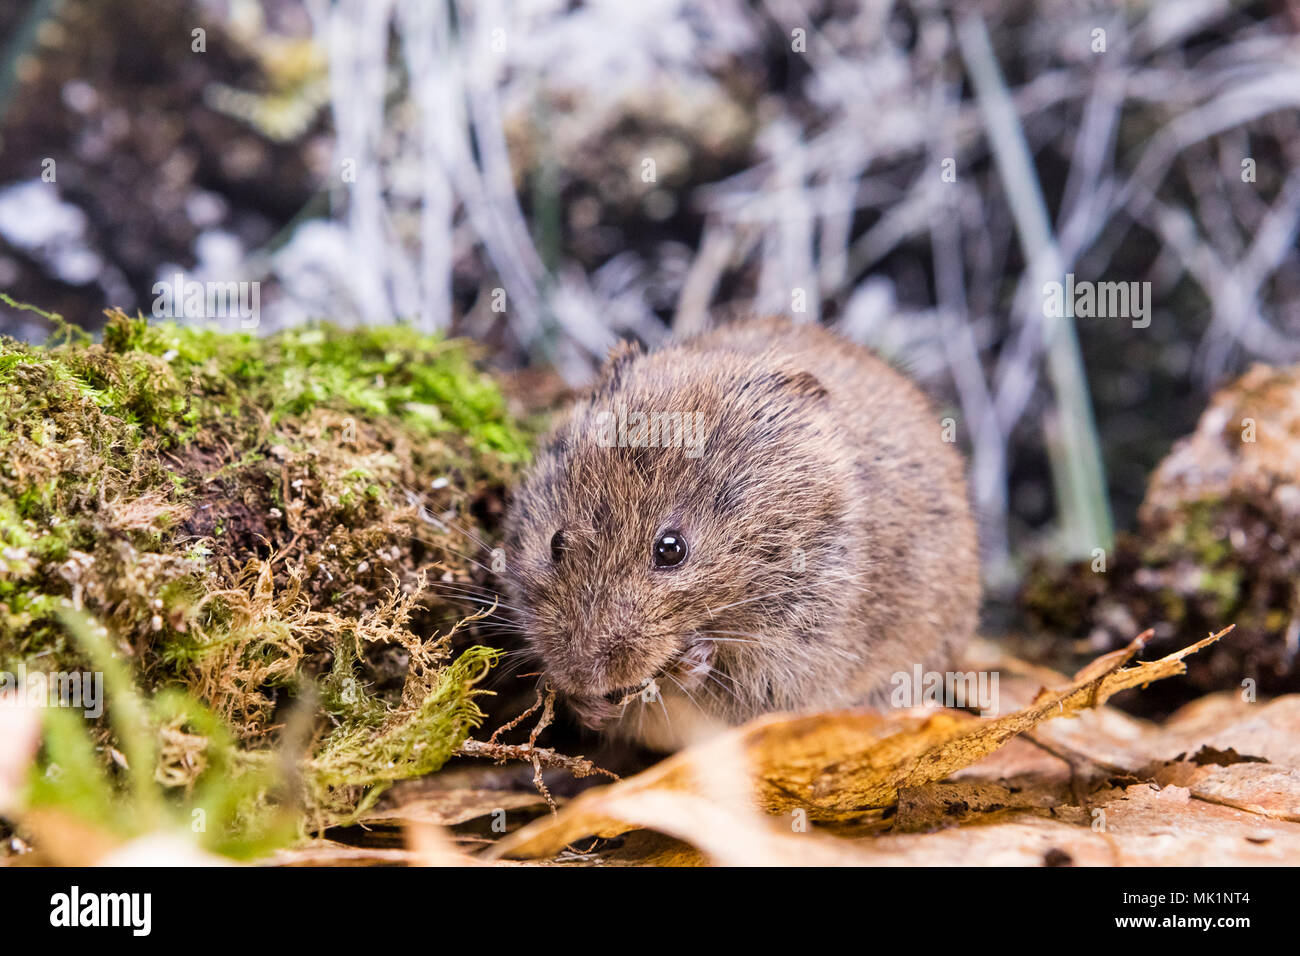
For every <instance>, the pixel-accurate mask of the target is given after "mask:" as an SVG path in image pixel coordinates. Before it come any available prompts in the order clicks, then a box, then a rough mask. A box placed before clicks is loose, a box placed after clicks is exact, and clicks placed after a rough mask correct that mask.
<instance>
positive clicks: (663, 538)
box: [654, 531, 686, 568]
mask: <svg viewBox="0 0 1300 956" xmlns="http://www.w3.org/2000/svg"><path fill="white" fill-rule="evenodd" d="M654 559H655V567H656V568H675V567H677V565H679V564H681V563H682V562H683V561H685V560H686V539H685V538H683V537H682V533H681V532H680V531H665V532H664V533H663V534H661V535H660V536H659V537H658V538H656V539H655V546H654Z"/></svg>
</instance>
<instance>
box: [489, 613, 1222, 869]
mask: <svg viewBox="0 0 1300 956" xmlns="http://www.w3.org/2000/svg"><path fill="white" fill-rule="evenodd" d="M1228 630H1231V628H1229V629H1228ZM1226 633H1227V630H1225V631H1222V632H1220V633H1219V634H1215V635H1211V636H1210V637H1208V638H1206V639H1205V640H1202V641H1198V642H1197V643H1195V644H1193V645H1191V646H1190V647H1187V648H1184V649H1183V650H1181V651H1177V652H1175V653H1173V654H1170V655H1168V656H1167V657H1163V658H1160V659H1159V660H1156V661H1149V662H1145V663H1141V664H1137V665H1135V666H1132V667H1125V666H1124V665H1125V664H1127V663H1129V662H1130V661H1131V660H1132V658H1133V657H1134V656H1135V655H1136V654H1137V652H1138V651H1139V650H1140V649H1141V647H1142V641H1143V638H1138V639H1136V640H1134V641H1133V642H1131V643H1130V644H1129V645H1128V646H1127V647H1125V648H1124V649H1123V650H1122V651H1117V652H1114V653H1111V654H1108V655H1106V656H1105V657H1103V658H1099V659H1098V660H1097V661H1094V662H1093V663H1092V664H1090V665H1089V666H1088V667H1086V668H1084V669H1083V671H1081V672H1080V674H1079V675H1078V676H1077V677H1076V679H1075V680H1074V681H1073V682H1072V683H1071V684H1069V685H1068V686H1066V687H1065V688H1062V689H1059V690H1046V689H1045V690H1043V691H1041V692H1040V693H1039V694H1038V696H1037V697H1036V698H1035V700H1034V702H1033V703H1032V704H1030V705H1029V706H1028V707H1026V708H1024V709H1022V710H1019V711H1016V712H1014V713H1011V714H1007V715H1005V716H1002V717H998V718H993V719H981V718H978V717H973V716H971V715H968V714H965V713H960V712H955V711H932V712H926V713H923V714H918V713H917V712H916V711H902V712H895V713H890V714H879V713H874V712H871V711H862V710H849V711H835V712H830V713H823V714H809V715H802V716H790V715H787V714H770V715H767V716H764V717H760V718H758V719H757V720H754V721H751V722H750V723H748V724H746V725H744V726H742V727H738V728H736V729H734V730H731V731H728V732H727V733H724V734H721V735H719V736H718V737H715V738H713V739H711V740H708V741H705V742H703V743H701V744H698V745H696V746H693V747H691V748H688V749H686V750H684V751H681V752H680V753H677V754H675V755H673V756H672V757H669V758H668V759H666V760H664V761H662V762H660V763H659V764H656V765H655V766H654V767H651V768H650V769H649V770H646V771H644V772H643V773H641V774H638V775H637V776H635V777H632V778H630V779H627V780H622V781H620V782H618V783H615V784H613V785H610V786H607V787H599V788H595V789H593V790H589V791H587V792H586V793H583V794H582V795H580V796H579V797H577V798H576V799H575V800H574V801H573V802H572V803H571V804H569V805H568V806H567V807H566V808H564V809H563V810H561V811H560V812H559V813H558V814H557V815H556V816H554V817H551V818H546V819H542V820H538V821H535V822H533V823H531V824H529V825H527V826H525V827H523V828H522V829H520V830H519V831H517V832H515V833H512V834H510V835H509V836H507V837H505V838H504V839H502V840H501V841H500V842H499V843H497V844H496V845H495V846H494V847H493V848H492V850H491V851H490V853H489V857H491V858H499V857H505V856H518V857H543V856H554V855H555V854H557V853H559V852H560V851H561V850H562V849H563V848H564V847H565V846H566V845H568V844H570V843H573V842H574V841H576V840H579V839H581V838H583V837H586V836H590V835H593V834H594V835H597V836H602V837H610V836H615V835H618V834H621V833H625V832H627V831H628V830H630V829H633V828H635V827H638V826H648V827H656V826H664V827H667V826H672V827H673V829H671V830H668V831H666V832H670V833H671V834H672V835H674V836H678V837H679V838H682V839H688V840H689V841H690V842H692V843H693V844H695V845H696V846H701V847H702V848H704V845H705V844H707V845H708V847H709V848H711V851H712V852H710V855H715V854H716V853H718V852H723V851H722V850H720V849H719V847H718V843H717V841H716V840H715V839H714V834H715V832H716V828H718V827H721V826H723V822H722V819H721V818H719V817H718V816H717V814H712V813H708V812H707V811H706V809H705V807H704V806H703V805H702V804H701V803H699V802H697V801H696V800H693V799H691V798H700V797H704V796H705V794H706V790H707V788H706V787H705V786H704V785H703V782H704V781H707V780H708V779H709V778H710V777H712V776H715V775H716V773H715V768H716V767H718V765H719V764H720V763H721V764H726V763H727V761H728V759H729V757H730V755H731V754H732V753H739V754H742V755H743V757H744V762H745V764H747V765H748V768H749V778H750V783H751V792H750V794H749V799H750V800H751V801H752V803H753V804H754V805H755V806H757V807H758V808H760V809H762V810H764V811H767V812H768V813H778V812H782V811H795V812H799V811H802V812H804V813H806V814H807V817H808V819H810V820H849V819H854V818H857V817H860V816H861V815H862V814H863V813H864V811H868V810H871V809H873V808H882V807H888V806H892V805H893V804H894V803H895V802H896V801H897V799H898V793H899V790H900V789H901V788H904V787H919V786H922V785H924V784H926V783H929V782H931V781H935V780H940V779H943V778H944V777H947V776H948V775H949V774H952V773H953V772H955V771H956V770H959V769H961V768H962V767H966V766H968V765H970V764H972V763H974V762H975V761H977V760H979V759H980V758H982V757H984V756H986V755H988V754H989V753H992V752H994V751H996V750H997V749H999V748H1000V747H1001V746H1002V745H1003V744H1005V743H1006V742H1007V741H1008V740H1010V739H1011V738H1013V737H1015V736H1016V735H1017V734H1020V733H1022V732H1024V731H1026V730H1028V729H1030V728H1032V727H1034V726H1036V725H1038V724H1039V723H1042V722H1043V721H1046V720H1050V719H1051V718H1053V717H1063V716H1067V715H1071V714H1074V713H1078V712H1080V711H1083V710H1086V709H1088V708H1094V707H1099V706H1101V705H1102V704H1104V703H1105V702H1106V701H1107V700H1108V699H1109V698H1110V697H1112V696H1113V695H1115V694H1117V693H1119V692H1120V691H1123V690H1127V689H1130V688H1133V687H1140V686H1143V685H1145V684H1149V683H1151V682H1152V681H1155V680H1161V679H1163V678H1166V677H1171V676H1174V675H1176V674H1181V673H1183V672H1184V671H1185V665H1184V664H1183V658H1185V657H1186V656H1187V655H1189V654H1193V653H1195V652H1196V651H1199V650H1201V649H1202V648H1204V647H1206V646H1207V645H1209V644H1212V643H1213V642H1214V641H1216V640H1218V639H1219V638H1220V637H1222V636H1223V634H1226ZM648 794H652V795H654V796H646V795H648ZM662 794H670V795H673V794H675V795H681V796H685V797H686V798H687V799H686V800H685V803H686V804H689V805H690V807H689V808H690V809H691V811H692V812H694V813H696V814H698V815H701V817H702V816H707V817H708V820H709V824H708V825H704V824H703V823H701V822H700V820H699V819H697V821H696V822H695V824H694V825H687V824H684V823H683V822H682V819H684V817H683V816H681V815H680V814H678V813H673V812H671V808H672V807H676V808H677V809H678V810H679V811H680V810H682V809H683V805H682V801H674V800H670V799H666V798H661V796H660V795H662ZM679 817H680V818H679ZM706 852H708V851H706ZM805 859H806V857H805Z"/></svg>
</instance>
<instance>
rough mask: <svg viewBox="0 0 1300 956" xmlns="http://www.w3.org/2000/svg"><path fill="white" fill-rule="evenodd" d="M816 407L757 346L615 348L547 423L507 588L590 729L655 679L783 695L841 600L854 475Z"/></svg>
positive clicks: (698, 691)
mask: <svg viewBox="0 0 1300 956" xmlns="http://www.w3.org/2000/svg"><path fill="white" fill-rule="evenodd" d="M825 401H826V396H825V392H824V391H823V390H822V388H821V386H820V385H819V384H818V383H817V381H816V380H815V379H813V378H812V376H810V375H808V374H807V373H805V372H801V371H799V370H797V369H788V368H780V367H777V368H773V367H771V366H769V365H764V364H763V363H762V362H759V361H756V360H755V358H754V357H752V356H742V355H737V354H733V353H718V352H710V353H701V352H697V351H693V350H690V349H687V348H683V347H671V348H668V349H665V350H663V351H660V352H656V353H654V354H652V355H648V356H642V355H640V354H639V353H637V351H636V350H634V349H622V350H619V351H618V352H616V354H615V355H614V356H613V357H611V360H610V362H609V363H608V364H607V366H606V369H605V371H604V373H603V376H602V379H601V381H600V382H599V383H598V384H597V385H596V386H595V388H594V389H593V391H592V392H591V394H590V395H588V396H587V397H586V398H584V399H582V400H580V401H579V402H578V403H577V404H576V405H575V406H574V407H573V408H572V409H571V410H570V411H569V413H568V414H567V415H566V416H565V417H564V418H563V419H562V420H561V421H560V422H559V423H558V424H557V425H556V427H555V429H554V431H553V432H552V434H551V436H550V437H549V439H548V440H547V441H546V442H545V443H544V445H543V446H542V448H541V449H540V450H539V452H538V455H537V458H536V460H535V462H534V463H533V466H532V468H531V469H530V471H529V474H528V475H527V476H526V478H525V480H524V481H523V483H522V484H521V486H520V487H519V488H518V489H517V491H516V493H515V495H514V499H513V501H512V503H511V508H510V514H509V518H508V521H507V526H506V561H507V569H508V570H507V581H506V585H507V590H508V592H509V596H510V601H511V603H512V605H513V606H514V608H515V609H516V612H517V614H518V617H519V619H520V623H521V624H522V626H523V628H524V632H525V634H526V637H527V640H528V642H529V644H530V646H531V647H532V649H533V650H534V651H535V652H536V654H537V655H538V656H539V657H540V658H541V660H542V662H543V665H544V667H545V672H546V678H547V680H548V681H549V683H550V684H551V685H552V686H553V687H555V688H556V689H557V690H559V691H560V692H562V693H563V694H564V695H565V696H566V697H567V698H568V699H569V702H570V705H571V706H572V707H573V709H574V710H575V711H576V712H577V713H578V714H579V716H581V717H583V718H584V719H585V720H586V722H587V723H588V724H590V725H591V726H600V725H601V724H602V723H603V722H604V721H605V720H607V719H608V718H610V717H613V716H615V715H616V714H617V713H619V712H621V710H622V709H623V708H625V707H626V706H628V704H629V702H630V701H631V702H634V706H640V705H641V704H643V703H645V700H644V698H642V697H639V696H637V695H636V694H635V692H636V691H637V690H638V689H640V688H642V687H644V686H646V685H647V683H648V682H649V681H651V680H654V681H655V682H656V684H657V685H658V686H659V687H660V688H661V689H662V690H663V691H665V692H670V691H672V690H673V686H674V684H676V685H677V686H678V687H679V688H681V689H682V690H683V691H685V692H686V693H688V694H690V695H692V696H694V697H706V698H707V697H711V698H713V699H715V700H717V701H719V702H722V703H723V704H724V705H725V703H726V701H727V699H728V698H731V699H732V700H734V699H736V698H739V697H741V696H742V695H743V696H755V695H757V696H759V697H761V698H764V699H765V701H766V702H767V703H768V704H769V705H771V704H776V705H778V706H779V705H780V704H781V702H782V694H781V680H782V677H783V675H784V674H788V673H792V672H797V670H798V667H799V664H798V660H799V657H800V655H801V654H805V655H806V654H808V653H811V652H812V651H810V649H809V647H808V646H804V647H800V644H799V643H798V642H801V641H804V640H807V639H808V638H809V636H810V635H812V634H813V633H814V632H815V631H816V630H817V628H818V627H819V624H820V622H821V621H822V620H823V618H824V616H825V614H826V613H828V611H830V610H833V608H834V606H835V605H837V604H839V603H841V602H842V591H843V589H842V588H841V589H839V591H837V590H835V588H834V577H833V576H829V577H828V575H827V574H826V573H825V571H826V569H827V568H834V567H842V565H843V562H844V558H843V555H844V552H845V541H846V529H845V528H844V512H845V505H844V502H843V500H842V494H843V492H842V490H841V489H844V488H847V487H849V483H848V482H847V481H846V480H845V478H844V475H843V474H842V468H843V467H846V466H845V465H844V464H843V460H844V459H842V458H841V457H839V456H836V455H835V454H834V451H833V448H834V442H835V436H834V435H833V434H832V432H833V427H832V424H833V423H831V421H830V419H831V416H830V415H828V414H827V411H826V406H825ZM651 706H652V704H651Z"/></svg>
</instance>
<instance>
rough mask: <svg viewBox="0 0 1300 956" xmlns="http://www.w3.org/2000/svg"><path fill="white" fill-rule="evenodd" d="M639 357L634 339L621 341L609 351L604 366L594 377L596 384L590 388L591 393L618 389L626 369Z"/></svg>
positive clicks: (637, 343) (638, 349) (639, 353)
mask: <svg viewBox="0 0 1300 956" xmlns="http://www.w3.org/2000/svg"><path fill="white" fill-rule="evenodd" d="M640 355H641V343H640V342H638V341H636V340H635V339H623V340H621V341H620V342H619V343H618V344H617V345H615V346H614V347H613V348H612V349H610V350H609V355H608V356H607V357H606V358H605V364H604V365H602V366H601V368H600V374H599V375H597V376H596V382H595V384H594V385H593V386H592V389H591V390H592V393H593V394H597V395H598V394H600V393H602V392H612V391H613V390H614V389H615V388H617V387H618V383H619V379H620V378H621V377H622V375H623V373H624V372H625V371H626V370H627V367H628V366H629V365H631V364H632V362H633V360H635V359H636V358H637V357H639V356H640Z"/></svg>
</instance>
